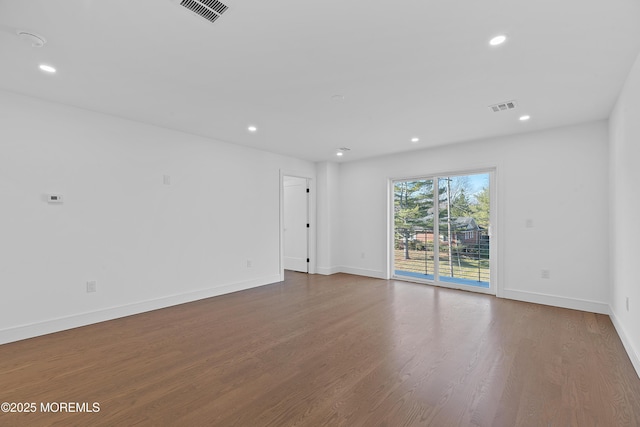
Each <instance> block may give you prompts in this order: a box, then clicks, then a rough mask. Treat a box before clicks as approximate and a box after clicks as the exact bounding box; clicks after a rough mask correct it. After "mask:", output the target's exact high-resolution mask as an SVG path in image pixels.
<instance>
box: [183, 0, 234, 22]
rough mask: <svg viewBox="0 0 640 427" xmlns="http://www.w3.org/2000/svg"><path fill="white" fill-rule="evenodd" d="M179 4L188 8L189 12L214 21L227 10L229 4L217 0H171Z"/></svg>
mask: <svg viewBox="0 0 640 427" xmlns="http://www.w3.org/2000/svg"><path fill="white" fill-rule="evenodd" d="M172 1H173V2H174V3H177V4H178V5H179V6H182V7H184V8H186V9H188V10H189V11H190V12H192V13H194V14H196V15H198V16H200V17H202V18H204V19H206V20H207V21H209V22H215V21H216V20H217V19H218V18H220V16H222V14H223V13H225V12H226V11H227V10H229V6H227V5H226V4H224V3H222V2H220V1H218V0H172Z"/></svg>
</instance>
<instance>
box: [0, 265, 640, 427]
mask: <svg viewBox="0 0 640 427" xmlns="http://www.w3.org/2000/svg"><path fill="white" fill-rule="evenodd" d="M0 402H22V403H25V402H26V403H29V402H33V403H36V405H37V409H38V411H37V412H36V413H0V425H1V426H50V425H60V426H71V425H78V426H146V425H154V426H172V425H180V426H214V425H215V426H293V425H296V426H323V425H328V426H393V427H396V426H413V425H423V426H438V427H440V426H498V427H499V426H581V427H584V426H640V379H639V378H638V376H637V375H636V373H635V371H634V369H633V367H632V365H631V362H630V361H629V359H628V357H627V355H626V353H625V351H624V349H623V347H622V344H621V342H620V339H619V337H618V336H617V335H616V333H615V330H614V328H613V325H612V324H611V321H610V320H609V318H608V317H607V316H603V315H596V314H591V313H584V312H578V311H572V310H566V309H560V308H554V307H547V306H539V305H534V304H528V303H523V302H517V301H510V300H502V299H496V298H495V297H491V296H487V295H481V294H473V293H467V292H462V291H455V290H450V289H439V288H434V287H430V286H426V285H418V284H412V283H405V282H395V281H385V280H377V279H370V278H363V277H358V276H350V275H346V274H338V275H334V276H313V275H305V274H299V273H289V272H287V275H286V280H285V282H283V283H278V284H274V285H269V286H264V287H260V288H256V289H252V290H248V291H244V292H238V293H235V294H229V295H224V296H220V297H216V298H210V299H207V300H202V301H198V302H194V303H190V304H184V305H181V306H176V307H171V308H167V309H164V310H158V311H154V312H149V313H144V314H140V315H136V316H131V317H127V318H123V319H118V320H113V321H110V322H105V323H101V324H96V325H91V326H87V327H83V328H78V329H74V330H70V331H65V332H60V333H56V334H52V335H48V336H43V337H38V338H34V339H30V340H25V341H21V342H16V343H11V344H6V345H3V346H0ZM47 402H49V403H51V402H53V403H54V404H53V405H52V406H51V409H57V406H55V405H56V403H58V402H78V403H83V402H86V403H88V405H89V406H88V407H89V408H92V405H93V402H97V403H98V404H99V412H93V413H67V412H58V413H51V412H49V413H43V412H42V411H41V410H40V409H41V407H40V404H41V403H45V404H46V403H47ZM76 409H77V408H76Z"/></svg>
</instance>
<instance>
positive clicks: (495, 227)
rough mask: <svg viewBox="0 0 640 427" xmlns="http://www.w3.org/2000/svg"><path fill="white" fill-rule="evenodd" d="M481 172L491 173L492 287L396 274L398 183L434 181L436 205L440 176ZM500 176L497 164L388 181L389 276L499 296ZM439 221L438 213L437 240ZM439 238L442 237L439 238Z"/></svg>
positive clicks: (490, 262) (490, 279) (435, 202)
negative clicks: (396, 186) (395, 192)
mask: <svg viewBox="0 0 640 427" xmlns="http://www.w3.org/2000/svg"><path fill="white" fill-rule="evenodd" d="M477 174H488V175H489V224H490V225H489V236H490V244H489V288H488V289H486V288H480V287H474V286H469V285H462V284H456V283H449V282H442V281H440V280H429V279H419V278H412V277H407V276H396V274H395V265H394V264H395V261H394V258H395V247H394V246H395V236H394V233H395V225H394V218H395V212H394V202H395V197H394V185H395V183H396V182H399V181H412V180H416V181H417V180H430V179H432V180H433V191H434V204H437V203H438V202H437V201H438V197H437V195H438V184H439V179H440V178H448V177H453V176H466V175H477ZM497 176H498V168H497V167H495V166H492V167H486V168H477V169H465V170H459V171H445V172H438V173H425V174H421V175H413V176H402V177H397V178H390V179H389V181H388V194H389V197H388V199H387V200H388V220H387V248H388V257H387V259H388V262H387V271H388V275H387V277H388V278H389V279H393V280H402V281H408V282H416V283H423V284H429V285H434V286H439V287H444V288H451V289H462V290H466V291H474V292H478V293H485V294H491V295H496V296H498V297H500V296H501V294H502V287H501V286H500V281H499V280H498V279H499V273H498V272H499V271H500V270H499V268H498V267H499V265H500V257H499V256H498V254H500V253H501V252H500V251H499V249H500V233H499V230H500V228H501V227H500V225H499V224H500V223H499V215H498V208H499V205H498V202H499V200H498V185H497ZM439 222H440V221H437V220H435V215H434V238H436V239H437V236H439ZM436 241H439V240H436ZM438 257H439V244H434V259H438ZM439 273H440V272H439V262H437V263H436V264H435V271H434V277H435V278H439Z"/></svg>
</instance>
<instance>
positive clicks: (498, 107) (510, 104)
mask: <svg viewBox="0 0 640 427" xmlns="http://www.w3.org/2000/svg"><path fill="white" fill-rule="evenodd" d="M489 108H491V111H493V112H494V113H499V112H500V111H507V110H513V109H514V108H516V101H506V102H501V103H499V104H494V105H489Z"/></svg>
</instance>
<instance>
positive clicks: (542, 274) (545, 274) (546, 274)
mask: <svg viewBox="0 0 640 427" xmlns="http://www.w3.org/2000/svg"><path fill="white" fill-rule="evenodd" d="M540 277H542V278H543V279H550V278H551V271H549V270H546V269H543V270H540Z"/></svg>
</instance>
